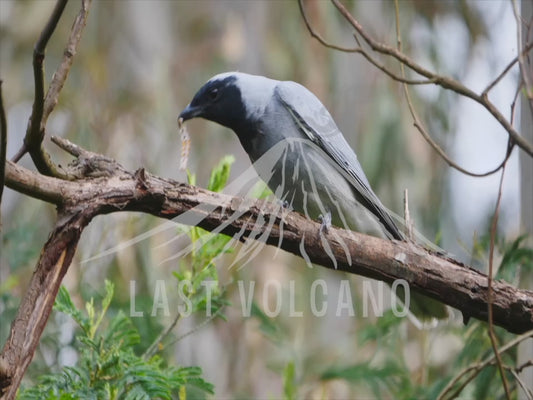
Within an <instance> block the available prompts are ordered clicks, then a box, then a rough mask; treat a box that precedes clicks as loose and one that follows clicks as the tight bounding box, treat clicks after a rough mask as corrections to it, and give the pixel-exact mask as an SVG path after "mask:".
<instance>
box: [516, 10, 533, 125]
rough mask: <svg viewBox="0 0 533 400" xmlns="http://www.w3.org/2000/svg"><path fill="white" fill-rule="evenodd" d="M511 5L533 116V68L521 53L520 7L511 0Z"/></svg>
mask: <svg viewBox="0 0 533 400" xmlns="http://www.w3.org/2000/svg"><path fill="white" fill-rule="evenodd" d="M511 4H512V5H513V14H514V16H515V19H516V42H517V46H518V50H519V51H518V64H519V65H520V72H521V75H522V80H523V81H524V86H525V89H526V97H527V99H528V104H529V110H530V111H531V114H532V115H533V83H532V82H531V77H530V72H531V71H530V70H531V68H528V67H527V65H526V60H525V59H524V53H523V52H522V51H521V49H522V23H523V22H522V18H521V16H520V12H519V11H518V5H517V4H516V0H511Z"/></svg>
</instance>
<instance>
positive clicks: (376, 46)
mask: <svg viewBox="0 0 533 400" xmlns="http://www.w3.org/2000/svg"><path fill="white" fill-rule="evenodd" d="M331 1H332V2H333V4H334V5H335V7H336V8H337V9H338V10H339V12H340V13H341V14H342V15H343V17H344V18H345V19H346V20H347V21H348V22H349V23H350V25H352V27H353V28H354V29H355V31H356V33H357V34H358V35H360V36H361V37H362V38H363V40H364V41H365V43H366V44H367V45H368V46H370V48H371V49H372V50H373V51H375V52H376V53H380V54H383V55H386V56H390V57H393V58H394V59H396V60H398V61H400V62H401V63H402V64H403V65H405V66H407V67H408V68H410V69H411V70H412V71H414V72H415V73H417V74H419V75H422V76H424V77H425V78H427V80H428V81H429V82H427V83H433V84H435V85H438V86H440V87H442V88H444V89H448V90H452V91H454V92H456V93H458V94H460V95H463V96H465V97H468V98H470V99H472V100H474V101H475V102H477V103H479V104H480V105H482V106H483V107H484V108H485V109H486V110H487V111H488V112H489V113H490V114H491V115H492V116H493V117H494V118H495V119H496V120H497V121H498V122H499V123H500V125H502V126H503V128H504V129H505V130H506V131H507V133H508V134H509V137H510V139H511V140H512V141H513V143H516V144H517V145H518V146H519V147H520V148H522V149H523V150H524V151H525V152H526V153H527V154H529V155H530V156H532V157H533V144H531V143H528V142H527V140H525V139H524V138H523V137H522V136H521V135H520V133H518V131H516V129H515V128H514V127H513V126H512V124H511V123H510V122H509V121H508V120H507V119H506V118H505V117H504V115H503V114H502V113H501V112H500V111H499V110H498V109H497V108H496V106H495V105H494V104H493V103H492V102H491V101H490V100H489V98H488V94H487V92H483V93H481V94H477V93H476V92H474V91H473V90H471V89H469V88H468V87H466V86H464V85H463V84H461V83H460V82H459V81H457V80H455V79H453V78H451V77H448V76H444V75H439V74H436V73H434V72H431V71H430V70H428V69H426V68H424V67H422V66H421V65H419V64H417V63H416V62H415V61H414V60H412V59H411V58H410V57H408V56H407V55H405V54H404V53H402V52H401V51H399V50H398V49H396V48H394V47H391V46H388V45H386V44H383V43H381V42H379V41H377V40H375V39H374V38H373V37H372V36H370V35H369V34H368V33H367V32H366V31H365V30H364V29H363V27H362V26H361V24H360V23H359V22H358V21H357V20H356V19H355V18H354V17H353V16H352V15H351V14H350V12H348V10H347V9H346V8H345V7H344V5H343V4H342V3H341V2H340V1H339V0H331ZM300 7H301V6H300ZM301 9H303V8H302V7H301ZM304 19H305V20H306V25H307V27H308V29H310V33H311V35H312V36H313V37H315V38H320V39H321V37H320V35H318V36H317V34H316V32H314V30H313V29H312V28H310V24H309V23H308V21H307V17H306V16H305V15H304ZM320 39H319V40H320ZM322 40H323V39H322ZM356 40H357V37H356ZM321 42H322V41H321ZM356 49H357V51H355V50H356ZM350 51H351V52H354V53H359V54H362V55H363V56H364V57H365V58H367V60H369V61H370V62H371V63H372V64H374V65H376V66H377V67H378V68H380V69H381V70H382V71H383V72H385V73H386V74H387V75H388V76H390V77H391V78H393V79H395V80H397V81H399V82H404V83H412V84H414V83H415V82H409V81H407V80H406V78H404V77H401V76H398V75H397V74H394V73H393V72H391V71H389V70H387V69H386V68H385V67H384V66H382V65H381V64H380V63H379V62H377V61H376V60H374V58H373V57H372V56H371V55H370V54H369V53H368V52H367V51H365V50H364V49H363V48H362V47H361V46H359V47H358V48H355V49H350ZM416 83H426V81H419V82H416ZM498 169H499V168H498Z"/></svg>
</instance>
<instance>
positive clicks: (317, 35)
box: [298, 0, 361, 53]
mask: <svg viewBox="0 0 533 400" xmlns="http://www.w3.org/2000/svg"><path fill="white" fill-rule="evenodd" d="M298 6H299V7H300V13H301V14H302V17H303V20H304V22H305V26H306V27H307V30H308V31H309V33H310V34H311V36H312V37H314V38H315V39H316V40H318V41H319V42H320V43H321V44H322V45H323V46H325V47H327V48H329V49H333V50H338V51H342V52H344V53H359V52H360V51H361V50H360V49H359V48H358V47H343V46H338V45H336V44H333V43H329V42H328V41H327V40H326V39H324V38H323V37H322V35H320V33H318V32H317V31H315V29H314V28H313V26H312V25H311V23H310V22H309V19H308V18H307V14H306V13H305V9H304V4H303V0H298Z"/></svg>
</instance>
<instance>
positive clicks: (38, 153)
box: [13, 0, 67, 175]
mask: <svg viewBox="0 0 533 400" xmlns="http://www.w3.org/2000/svg"><path fill="white" fill-rule="evenodd" d="M66 5H67V0H58V1H57V3H56V5H55V7H54V10H53V11H52V15H50V18H49V20H48V22H47V24H46V26H45V27H44V29H43V30H42V32H41V35H40V36H39V39H38V40H37V43H36V44H35V48H34V49H33V79H34V84H35V94H34V101H33V108H32V113H31V116H30V122H29V124H28V129H27V130H26V136H25V137H24V143H23V145H22V147H21V149H20V150H19V151H18V152H17V154H16V155H15V157H13V162H17V161H18V160H20V158H21V157H22V156H23V155H24V154H25V153H26V152H28V151H29V152H30V155H31V157H32V159H33V162H34V163H35V166H36V167H37V169H38V170H39V172H41V173H43V174H46V175H52V173H53V167H52V166H51V165H50V164H51V163H50V158H49V156H48V155H47V154H46V155H45V154H44V153H45V152H44V149H42V146H41V144H42V141H43V138H44V130H42V129H41V120H42V117H43V110H44V67H43V64H44V55H45V50H46V45H47V44H48V40H50V37H51V36H52V34H53V33H54V30H55V29H56V26H57V23H58V22H59V19H60V18H61V15H62V14H63V11H64V9H65V6H66ZM47 156H48V157H47Z"/></svg>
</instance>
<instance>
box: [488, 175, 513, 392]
mask: <svg viewBox="0 0 533 400" xmlns="http://www.w3.org/2000/svg"><path fill="white" fill-rule="evenodd" d="M504 175H505V165H504V166H503V168H502V174H501V177H500V186H499V188H498V198H497V200H496V209H495V211H494V216H493V217H492V225H491V228H490V252H489V272H488V274H487V281H488V297H487V306H488V323H489V337H490V342H491V345H492V349H493V351H494V355H495V356H496V361H497V364H498V370H499V371H500V376H501V378H502V383H503V388H504V389H505V395H506V396H507V400H510V399H511V393H510V391H509V384H508V383H507V378H506V377H505V370H504V368H503V363H502V359H501V357H500V353H499V351H498V343H497V339H496V335H495V334H494V320H493V318H494V316H493V311H492V296H493V292H492V274H493V270H494V245H495V242H496V233H497V230H498V215H499V213H500V203H501V199H502V188H503V177H504Z"/></svg>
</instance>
